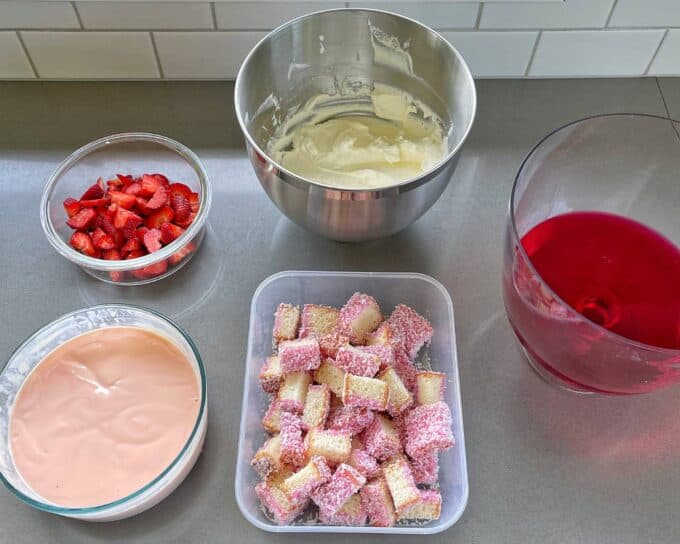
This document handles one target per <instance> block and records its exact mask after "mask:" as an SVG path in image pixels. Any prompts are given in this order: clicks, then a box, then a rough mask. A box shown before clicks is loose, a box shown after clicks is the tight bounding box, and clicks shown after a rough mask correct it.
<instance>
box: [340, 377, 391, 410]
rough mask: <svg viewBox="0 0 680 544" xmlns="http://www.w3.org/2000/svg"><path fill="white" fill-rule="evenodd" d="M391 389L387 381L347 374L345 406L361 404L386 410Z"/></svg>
mask: <svg viewBox="0 0 680 544" xmlns="http://www.w3.org/2000/svg"><path fill="white" fill-rule="evenodd" d="M389 394H390V392H389V390H388V388H387V384H386V383H385V382H381V381H380V380H378V379H375V378H367V377H365V376H355V375H354V374H345V381H344V383H343V388H342V402H343V403H344V404H345V406H359V407H364V408H368V409H370V410H380V411H382V410H386V409H387V402H388V400H389Z"/></svg>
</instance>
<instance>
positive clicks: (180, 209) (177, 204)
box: [170, 195, 191, 225]
mask: <svg viewBox="0 0 680 544" xmlns="http://www.w3.org/2000/svg"><path fill="white" fill-rule="evenodd" d="M170 202H171V203H172V209H173V210H174V211H175V223H177V224H178V225H179V224H181V223H183V222H184V221H186V220H187V218H188V217H189V214H190V213H191V204H189V201H188V200H187V199H186V198H184V197H183V196H182V195H172V198H171V199H170Z"/></svg>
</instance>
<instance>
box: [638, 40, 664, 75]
mask: <svg viewBox="0 0 680 544" xmlns="http://www.w3.org/2000/svg"><path fill="white" fill-rule="evenodd" d="M669 32H670V30H669V29H666V32H664V33H663V36H661V41H660V42H659V45H657V46H656V49H655V50H654V53H652V58H651V59H649V64H647V68H645V71H644V72H642V73H643V74H644V75H647V74H649V70H650V68H651V67H652V64H654V60H655V59H656V56H657V55H658V54H659V51H660V50H661V46H662V45H663V42H664V41H665V40H666V36H668V33H669Z"/></svg>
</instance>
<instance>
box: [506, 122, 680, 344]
mask: <svg viewBox="0 0 680 544" xmlns="http://www.w3.org/2000/svg"><path fill="white" fill-rule="evenodd" d="M608 117H631V118H636V117H642V118H650V119H656V120H659V121H667V122H669V123H670V124H671V127H672V128H673V129H674V130H676V133H677V128H676V125H677V124H680V121H678V120H675V119H673V118H671V117H667V116H663V115H655V114H651V113H626V112H619V113H602V114H597V115H588V116H586V117H581V118H579V119H576V120H574V121H570V122H569V123H565V124H563V125H560V126H559V127H557V128H555V129H553V130H551V131H550V132H548V134H546V135H545V136H543V137H542V138H540V139H539V140H538V141H537V142H536V143H535V144H534V145H533V146H532V147H531V149H530V150H529V151H528V152H527V154H526V155H525V156H524V158H523V159H522V161H521V163H520V166H519V168H518V169H517V173H516V174H515V178H514V180H513V182H512V190H511V191H510V200H509V202H508V218H509V223H510V232H511V235H512V241H513V245H514V246H515V248H516V251H517V252H519V253H520V254H521V255H522V258H523V259H524V261H525V263H526V265H527V266H528V267H529V270H530V271H531V272H532V273H533V275H535V276H536V277H537V278H539V279H540V280H541V285H542V286H543V287H544V288H545V289H546V291H547V292H548V294H549V295H550V296H551V297H553V298H554V299H555V300H556V301H557V302H559V303H560V304H562V305H563V306H565V307H566V308H569V309H570V310H573V312H574V313H575V314H576V316H577V318H578V320H579V322H581V323H585V324H586V325H589V326H591V327H592V328H594V329H595V330H597V331H598V332H600V333H602V334H603V335H604V336H605V337H607V338H611V339H612V340H615V341H618V342H623V343H625V344H628V345H630V346H633V347H636V348H639V349H643V350H647V351H652V352H655V353H663V354H669V355H672V356H674V355H680V349H674V348H664V347H660V346H654V345H652V344H645V343H644V342H640V341H638V340H633V339H632V338H627V337H626V336H622V335H620V334H617V333H615V332H612V331H610V330H609V329H606V328H605V327H603V326H602V325H599V324H597V323H595V322H594V321H591V320H590V319H588V318H586V317H584V316H583V315H581V314H580V313H579V312H578V311H577V310H576V309H575V308H574V307H573V306H572V305H571V304H569V303H567V302H566V301H565V300H563V299H562V297H560V296H559V295H558V294H557V293H556V292H555V291H554V290H553V288H552V287H550V286H549V285H548V284H547V282H546V281H545V280H544V279H543V277H542V276H541V275H540V274H539V273H538V271H537V270H536V268H534V265H533V263H532V262H531V259H529V256H528V255H527V253H526V251H525V250H524V246H522V244H521V242H520V236H519V232H518V231H517V223H516V221H515V196H516V190H517V186H518V184H519V180H520V177H521V176H522V174H523V173H524V169H525V167H526V166H527V164H528V162H529V160H530V159H531V158H532V157H533V156H534V154H535V153H536V151H537V150H538V149H539V148H540V147H541V146H542V145H543V144H544V143H545V142H547V141H548V140H550V139H551V138H552V137H553V136H555V135H556V134H558V133H560V132H562V131H563V130H565V129H568V128H570V127H572V126H574V125H578V124H580V123H585V122H588V121H593V120H596V119H604V118H608ZM679 145H680V143H679Z"/></svg>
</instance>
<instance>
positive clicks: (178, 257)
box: [168, 242, 196, 266]
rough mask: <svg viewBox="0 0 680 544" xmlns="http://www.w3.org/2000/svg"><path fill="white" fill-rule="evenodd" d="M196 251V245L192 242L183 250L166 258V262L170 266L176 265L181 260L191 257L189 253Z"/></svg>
mask: <svg viewBox="0 0 680 544" xmlns="http://www.w3.org/2000/svg"><path fill="white" fill-rule="evenodd" d="M195 249H196V244H194V243H193V242H189V243H188V244H187V245H185V246H184V247H183V248H181V249H180V250H178V251H175V253H173V254H172V255H170V257H168V261H170V264H171V265H173V266H174V265H176V264H177V263H179V262H180V261H181V260H182V259H184V258H185V257H187V256H188V255H191V253H192V252H193V251H194V250H195Z"/></svg>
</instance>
